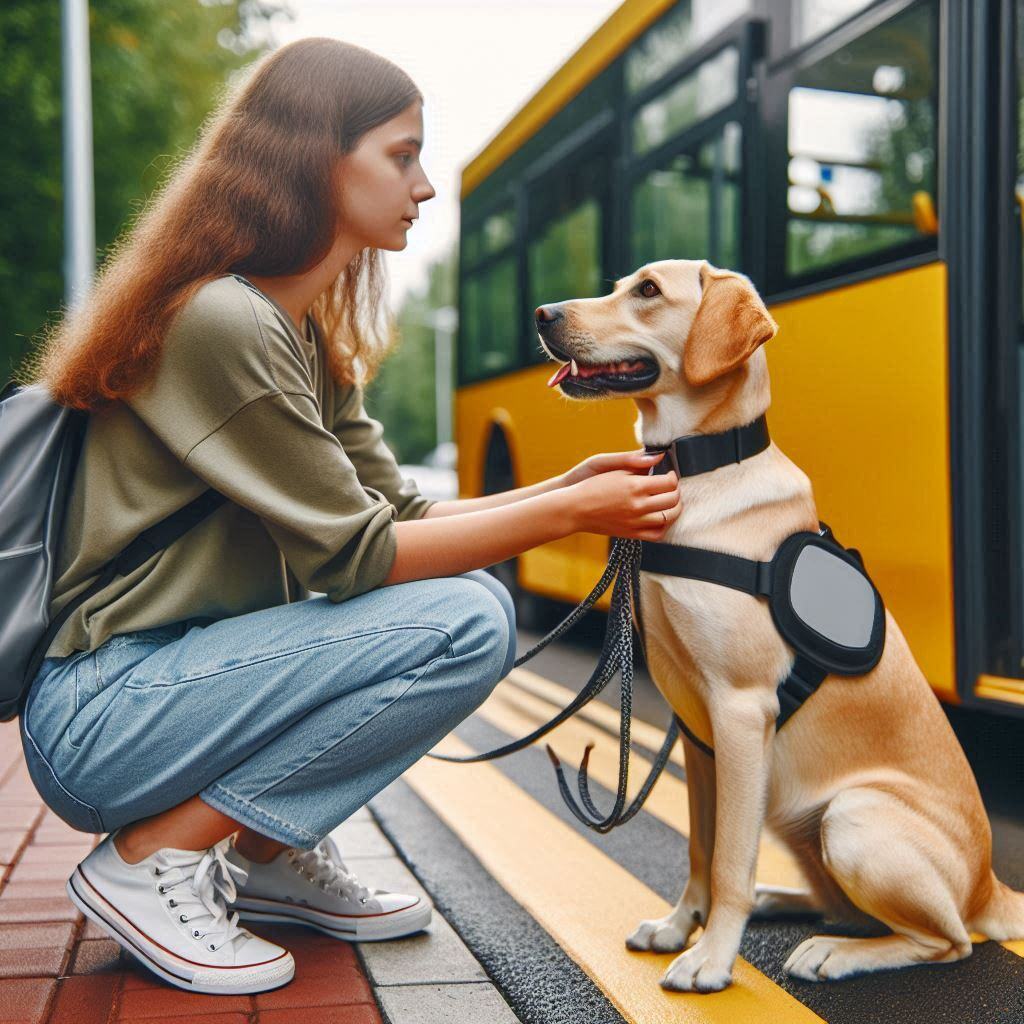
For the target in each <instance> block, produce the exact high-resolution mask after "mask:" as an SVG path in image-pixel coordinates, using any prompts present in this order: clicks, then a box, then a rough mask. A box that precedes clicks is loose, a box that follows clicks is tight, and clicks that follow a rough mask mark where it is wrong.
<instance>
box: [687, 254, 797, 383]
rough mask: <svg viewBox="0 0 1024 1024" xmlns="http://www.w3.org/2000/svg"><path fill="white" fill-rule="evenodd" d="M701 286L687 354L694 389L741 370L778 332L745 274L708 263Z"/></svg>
mask: <svg viewBox="0 0 1024 1024" xmlns="http://www.w3.org/2000/svg"><path fill="white" fill-rule="evenodd" d="M700 283H701V299H700V306H699V307H698V308H697V316H696V317H695V318H694V321H693V326H692V327H691V328H690V334H689V336H688V337H687V339H686V350H685V351H684V352H683V376H684V377H685V378H686V380H687V383H688V384H690V386H691V387H695V388H699V387H702V386H703V385H704V384H709V383H710V382H711V381H713V380H715V378H716V377H721V376H722V374H724V373H728V372H729V371H730V370H734V369H736V367H737V366H739V365H740V364H741V363H743V362H745V361H746V360H747V359H749V358H750V356H751V355H752V354H753V353H754V351H755V350H756V349H757V347H758V346H759V345H763V344H764V343H765V342H766V341H769V340H770V339H771V338H774V337H775V335H776V333H777V332H778V329H779V326H778V324H776V322H775V321H774V320H773V319H772V317H771V314H770V313H769V312H768V310H767V308H766V307H765V304H764V303H763V302H762V301H761V296H760V295H758V294H757V291H756V290H755V288H754V286H753V285H752V284H751V283H750V281H749V280H747V278H745V277H743V276H742V275H739V274H733V273H730V272H729V271H724V270H719V269H717V268H716V267H713V266H711V264H710V263H707V262H705V263H703V264H702V265H701V268H700Z"/></svg>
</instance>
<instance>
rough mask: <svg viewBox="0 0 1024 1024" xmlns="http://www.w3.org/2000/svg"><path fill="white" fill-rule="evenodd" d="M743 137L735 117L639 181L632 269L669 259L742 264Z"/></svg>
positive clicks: (633, 222) (635, 194)
mask: <svg viewBox="0 0 1024 1024" xmlns="http://www.w3.org/2000/svg"><path fill="white" fill-rule="evenodd" d="M741 139H742V129H741V128H740V126H739V125H738V124H737V123H736V122H735V121H730V122H729V123H728V124H726V125H725V126H724V128H723V130H722V131H721V132H720V133H719V134H718V135H717V136H716V137H715V138H714V139H712V140H711V141H710V142H705V143H703V144H699V145H697V146H696V147H694V149H693V150H692V151H690V152H681V153H677V154H675V155H674V156H672V157H671V158H670V159H669V160H668V161H666V162H665V163H664V164H663V165H661V166H659V167H657V168H655V169H654V170H652V171H650V172H648V173H647V174H646V175H644V176H643V177H642V178H641V179H640V180H639V181H638V182H637V184H636V185H635V186H634V189H633V194H632V207H631V210H632V217H631V232H630V235H631V239H630V240H631V259H630V264H629V265H630V266H631V267H638V266H641V265H642V264H644V263H651V262H653V261H654V260H667V259H708V260H710V261H711V262H712V263H714V264H715V265H716V266H721V267H731V268H737V267H739V265H740V253H739V200H740V192H739V190H740V157H741V152H742V147H741Z"/></svg>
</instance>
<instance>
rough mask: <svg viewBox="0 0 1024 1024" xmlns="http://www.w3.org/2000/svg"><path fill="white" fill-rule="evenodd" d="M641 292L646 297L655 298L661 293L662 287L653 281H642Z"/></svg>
mask: <svg viewBox="0 0 1024 1024" xmlns="http://www.w3.org/2000/svg"><path fill="white" fill-rule="evenodd" d="M639 292H640V294H641V295H642V296H643V297H644V298H645V299H653V298H654V296H655V295H660V294H661V289H660V288H659V287H658V286H657V285H656V284H655V283H654V282H653V281H641V282H640V288H639Z"/></svg>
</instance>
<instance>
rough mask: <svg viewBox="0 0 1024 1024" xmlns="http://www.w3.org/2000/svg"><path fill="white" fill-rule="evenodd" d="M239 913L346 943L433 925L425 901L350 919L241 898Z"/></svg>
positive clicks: (236, 907) (392, 936)
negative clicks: (300, 927)
mask: <svg viewBox="0 0 1024 1024" xmlns="http://www.w3.org/2000/svg"><path fill="white" fill-rule="evenodd" d="M228 909H229V910H237V911H238V919H239V920H240V921H267V922H270V921H274V922H279V923H281V924H304V925H307V926H309V927H310V928H315V929H316V930H317V931H318V932H323V933H324V934H325V935H330V936H332V937H333V938H336V939H343V940H345V941H346V942H383V941H384V940H386V939H398V938H402V937H403V936H405V935H411V934H412V933H413V932H418V931H422V930H423V929H424V928H426V926H427V925H428V924H430V917H431V913H432V907H431V904H429V903H424V902H423V901H422V900H421V901H420V902H419V903H417V904H414V905H413V906H411V907H406V908H405V909H404V910H392V911H390V912H389V913H385V914H372V915H370V914H368V915H365V916H363V915H360V916H347V915H345V914H331V913H328V912H327V911H320V910H315V909H314V908H313V907H304V906H302V905H301V904H297V903H282V902H280V901H279V900H267V899H256V898H255V897H241V896H240V897H239V898H238V899H237V900H235V902H234V903H229V904H228Z"/></svg>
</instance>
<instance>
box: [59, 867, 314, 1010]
mask: <svg viewBox="0 0 1024 1024" xmlns="http://www.w3.org/2000/svg"><path fill="white" fill-rule="evenodd" d="M65 888H66V890H67V894H68V897H69V898H70V900H71V902H72V903H74V905H75V906H76V907H78V909H79V910H81V911H82V913H83V914H85V916H86V917H87V918H88V919H89V920H90V921H93V922H95V923H96V924H97V925H98V926H99V927H100V928H102V929H103V931H104V932H106V933H107V934H108V935H109V936H110V937H111V938H112V939H113V940H114V941H115V942H117V943H118V944H119V945H120V946H121V947H122V948H123V949H125V950H127V951H128V952H129V953H130V954H131V955H132V956H134V957H135V959H136V960H138V961H139V962H140V963H141V964H142V965H143V966H144V967H147V968H149V970H151V971H152V972H153V973H154V974H156V975H158V976H159V977H161V978H163V980H164V981H166V982H168V983H169V984H171V985H175V986H176V987H178V988H181V989H184V990H185V991H186V992H205V993H208V994H210V995H225V996H226V995H246V994H249V993H253V992H269V991H271V990H273V989H275V988H281V987H282V986H283V985H287V984H288V982H290V981H291V980H292V978H293V977H294V976H295V960H294V958H293V957H292V955H291V953H289V952H288V951H287V950H285V951H284V952H283V953H282V954H281V956H279V957H278V958H277V959H275V960H270V961H267V962H266V963H263V964H259V965H257V966H254V967H213V966H211V965H209V964H202V963H199V962H197V961H194V960H188V959H186V958H184V957H180V956H178V955H177V954H176V953H172V952H171V951H170V950H169V949H166V948H165V947H164V946H161V945H160V944H159V943H156V942H154V941H153V940H152V939H150V938H149V937H148V936H146V934H145V933H144V932H142V931H140V930H139V929H138V928H137V927H136V926H135V925H134V924H132V922H131V921H130V920H129V919H128V918H127V917H125V915H124V914H122V913H121V912H120V911H119V910H118V909H117V907H115V906H114V905H113V904H112V903H110V902H109V901H108V900H106V899H104V897H103V895H102V894H101V893H100V892H98V891H97V890H96V889H95V888H94V887H93V886H92V885H90V884H89V881H88V880H87V879H86V877H85V876H84V875H83V874H82V872H81V871H79V869H78V868H75V870H74V871H73V872H72V874H71V877H70V878H69V879H68V881H67V885H66V886H65ZM235 972H238V973H237V974H236V973H235ZM244 972H248V973H244ZM220 979H223V980H220Z"/></svg>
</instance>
